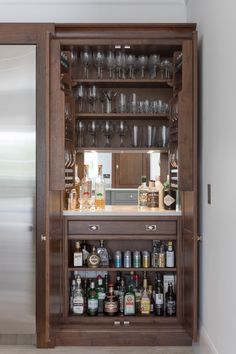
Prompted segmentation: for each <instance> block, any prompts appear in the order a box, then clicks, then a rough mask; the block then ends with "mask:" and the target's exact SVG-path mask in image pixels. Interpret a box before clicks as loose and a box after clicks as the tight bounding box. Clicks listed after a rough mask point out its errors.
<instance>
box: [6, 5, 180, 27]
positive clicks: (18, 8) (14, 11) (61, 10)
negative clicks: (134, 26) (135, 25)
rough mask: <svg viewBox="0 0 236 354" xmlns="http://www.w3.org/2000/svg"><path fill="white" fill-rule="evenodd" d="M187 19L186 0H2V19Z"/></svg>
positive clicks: (46, 20) (122, 20) (87, 20)
mask: <svg viewBox="0 0 236 354" xmlns="http://www.w3.org/2000/svg"><path fill="white" fill-rule="evenodd" d="M185 21H186V6H185V0H146V1H145V0H8V1H7V0H0V22H76V23H77V22H80V23H83V22H88V23H89V22H91V23H92V22H98V23H99V22H101V23H103V22H107V23H109V22H111V23H113V22H143V23H145V22H185Z"/></svg>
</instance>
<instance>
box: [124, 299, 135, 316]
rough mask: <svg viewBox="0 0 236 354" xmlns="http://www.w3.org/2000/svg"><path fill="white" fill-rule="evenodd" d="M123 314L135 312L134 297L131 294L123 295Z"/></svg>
mask: <svg viewBox="0 0 236 354" xmlns="http://www.w3.org/2000/svg"><path fill="white" fill-rule="evenodd" d="M124 309H125V314H126V315H134V314H135V299H134V296H133V295H126V296H125V306H124Z"/></svg>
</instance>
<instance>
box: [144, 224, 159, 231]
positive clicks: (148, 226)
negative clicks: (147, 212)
mask: <svg viewBox="0 0 236 354" xmlns="http://www.w3.org/2000/svg"><path fill="white" fill-rule="evenodd" d="M145 230H146V231H156V230H157V226H156V225H145Z"/></svg>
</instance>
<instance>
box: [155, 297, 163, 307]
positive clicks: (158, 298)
mask: <svg viewBox="0 0 236 354" xmlns="http://www.w3.org/2000/svg"><path fill="white" fill-rule="evenodd" d="M155 303H156V305H163V303H164V296H163V294H156V299H155Z"/></svg>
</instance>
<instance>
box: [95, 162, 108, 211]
mask: <svg viewBox="0 0 236 354" xmlns="http://www.w3.org/2000/svg"><path fill="white" fill-rule="evenodd" d="M105 201H106V184H105V180H104V178H103V174H102V165H101V164H99V165H98V177H97V179H96V181H95V207H96V209H105V204H106V202H105Z"/></svg>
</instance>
